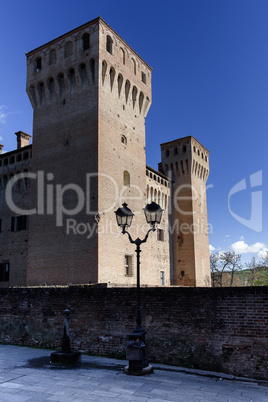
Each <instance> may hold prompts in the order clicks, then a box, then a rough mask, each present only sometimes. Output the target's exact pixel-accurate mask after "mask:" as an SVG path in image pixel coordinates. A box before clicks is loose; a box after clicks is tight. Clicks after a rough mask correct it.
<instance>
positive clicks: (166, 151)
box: [161, 136, 209, 182]
mask: <svg viewBox="0 0 268 402" xmlns="http://www.w3.org/2000/svg"><path fill="white" fill-rule="evenodd" d="M161 160H162V170H163V172H164V173H165V174H166V175H168V174H169V175H171V176H172V177H173V178H178V177H181V178H182V177H183V176H185V175H194V176H196V177H198V178H200V179H201V180H203V181H204V182H206V181H207V178H208V175H209V151H208V150H207V149H206V148H205V147H204V146H203V145H201V144H200V143H199V142H198V141H197V140H196V139H195V138H194V137H192V136H188V137H184V138H179V139H177V140H174V141H170V142H165V143H163V144H161Z"/></svg>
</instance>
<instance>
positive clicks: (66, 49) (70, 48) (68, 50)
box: [64, 41, 73, 57]
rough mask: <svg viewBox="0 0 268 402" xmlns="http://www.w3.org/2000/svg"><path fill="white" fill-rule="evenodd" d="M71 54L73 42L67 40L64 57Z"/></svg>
mask: <svg viewBox="0 0 268 402" xmlns="http://www.w3.org/2000/svg"><path fill="white" fill-rule="evenodd" d="M72 54H73V44H72V42H71V41H69V42H67V43H66V45H65V52H64V57H69V56H71V55H72Z"/></svg>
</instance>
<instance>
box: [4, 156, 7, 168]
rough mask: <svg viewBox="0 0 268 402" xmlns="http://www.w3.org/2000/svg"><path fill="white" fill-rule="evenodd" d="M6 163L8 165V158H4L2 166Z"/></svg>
mask: <svg viewBox="0 0 268 402" xmlns="http://www.w3.org/2000/svg"><path fill="white" fill-rule="evenodd" d="M6 165H8V159H7V158H5V159H4V166H6Z"/></svg>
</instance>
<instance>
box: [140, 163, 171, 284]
mask: <svg viewBox="0 0 268 402" xmlns="http://www.w3.org/2000/svg"><path fill="white" fill-rule="evenodd" d="M146 183H147V184H146V194H147V203H148V204H149V203H151V202H153V201H154V202H156V203H157V204H159V205H160V206H161V208H162V209H163V215H162V220H161V223H160V225H158V227H157V229H156V236H155V237H154V239H153V241H152V242H151V247H150V251H149V252H150V258H149V261H148V264H149V267H150V270H151V272H155V275H156V281H155V285H166V286H168V285H170V284H171V278H172V275H171V272H170V265H171V264H170V258H171V256H170V243H171V241H172V240H171V239H172V236H171V234H170V231H169V221H170V215H169V202H170V181H169V180H168V178H167V177H165V176H164V175H162V174H161V173H159V172H156V171H155V170H154V169H151V168H150V167H149V166H147V169H146ZM149 284H150V282H149Z"/></svg>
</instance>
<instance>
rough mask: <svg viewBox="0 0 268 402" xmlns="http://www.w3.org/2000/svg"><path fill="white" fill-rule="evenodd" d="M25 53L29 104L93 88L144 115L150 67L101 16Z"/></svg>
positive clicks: (149, 82) (48, 100) (50, 101)
mask: <svg viewBox="0 0 268 402" xmlns="http://www.w3.org/2000/svg"><path fill="white" fill-rule="evenodd" d="M26 56H27V93H28V96H29V98H30V101H31V104H32V106H33V108H36V107H40V106H42V105H46V104H50V103H53V102H54V101H58V100H62V102H63V104H65V102H66V98H68V97H69V96H72V94H74V93H76V92H81V91H83V90H85V89H89V90H90V89H91V88H92V87H94V86H96V85H97V86H98V87H105V86H106V85H107V86H108V88H109V90H110V92H111V93H113V94H114V96H115V97H117V98H120V97H121V99H122V100H123V102H124V106H128V105H129V106H132V108H133V110H134V111H135V113H137V114H138V113H140V114H141V113H142V114H143V115H144V116H145V115H146V113H147V111H148V109H149V105H150V103H151V71H152V69H151V67H149V66H148V65H147V64H146V63H145V62H144V61H143V60H142V59H141V57H140V56H138V54H137V53H136V52H135V51H134V50H133V49H132V48H131V47H130V46H129V45H127V43H126V42H125V41H124V40H123V39H122V38H121V37H120V36H119V35H118V34H117V33H116V32H115V31H114V30H113V29H112V28H111V27H110V26H109V25H108V24H107V23H106V22H105V21H104V20H103V19H101V18H100V17H98V18H96V19H95V20H92V21H90V22H88V23H87V24H84V25H82V26H81V27H79V28H76V29H75V30H72V31H70V32H69V33H66V34H64V35H62V36H60V37H59V38H57V39H55V40H53V41H51V42H48V43H47V44H46V45H43V46H41V47H39V48H37V49H35V50H33V51H31V52H29V53H27V54H26Z"/></svg>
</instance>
